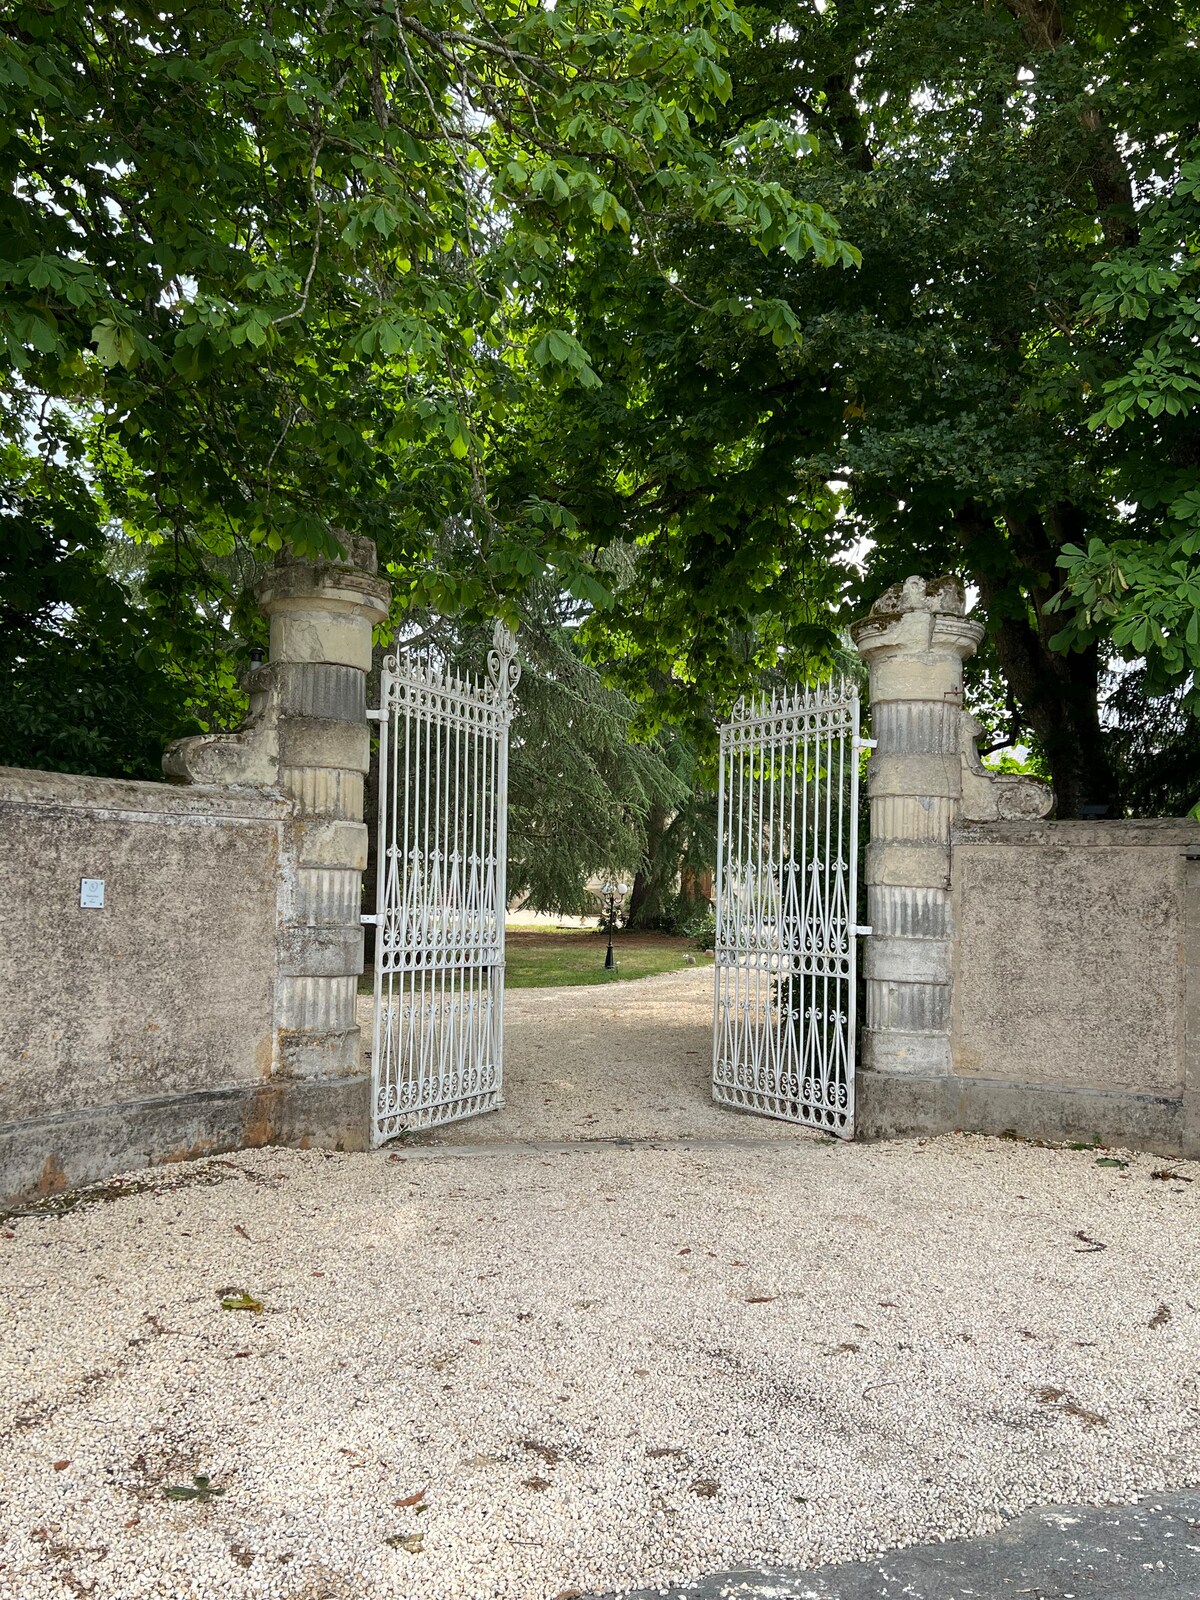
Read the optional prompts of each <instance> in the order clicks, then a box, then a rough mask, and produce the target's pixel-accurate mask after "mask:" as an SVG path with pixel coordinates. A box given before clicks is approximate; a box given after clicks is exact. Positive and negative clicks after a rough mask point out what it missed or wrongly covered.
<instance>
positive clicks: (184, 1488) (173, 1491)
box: [163, 1472, 225, 1503]
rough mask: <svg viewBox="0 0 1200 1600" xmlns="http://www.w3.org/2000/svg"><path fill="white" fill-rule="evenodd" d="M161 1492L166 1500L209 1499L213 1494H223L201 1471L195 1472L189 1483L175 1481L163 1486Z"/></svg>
mask: <svg viewBox="0 0 1200 1600" xmlns="http://www.w3.org/2000/svg"><path fill="white" fill-rule="evenodd" d="M163 1493H164V1494H165V1495H166V1497H167V1499H168V1500H199V1501H200V1502H201V1503H203V1502H204V1501H205V1500H211V1499H212V1497H213V1495H215V1494H224V1493H225V1491H224V1489H217V1488H215V1487H214V1486H213V1483H212V1480H211V1479H209V1478H206V1477H205V1476H204V1474H203V1473H202V1472H200V1473H197V1474H196V1476H195V1477H194V1478H193V1479H192V1481H191V1483H176V1484H172V1485H171V1486H170V1488H165V1489H164V1490H163Z"/></svg>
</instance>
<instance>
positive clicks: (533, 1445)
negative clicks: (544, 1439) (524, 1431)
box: [521, 1439, 558, 1467]
mask: <svg viewBox="0 0 1200 1600" xmlns="http://www.w3.org/2000/svg"><path fill="white" fill-rule="evenodd" d="M521 1448H522V1450H528V1451H529V1453H530V1454H531V1455H535V1456H541V1458H542V1460H543V1461H545V1462H547V1463H548V1464H549V1465H550V1466H552V1467H556V1466H557V1465H558V1451H557V1450H552V1449H551V1448H550V1446H549V1445H548V1444H538V1442H537V1441H536V1440H535V1439H522V1440H521Z"/></svg>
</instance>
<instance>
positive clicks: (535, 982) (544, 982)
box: [505, 928, 712, 989]
mask: <svg viewBox="0 0 1200 1600" xmlns="http://www.w3.org/2000/svg"><path fill="white" fill-rule="evenodd" d="M607 944H608V939H607V936H606V935H605V934H603V933H595V932H592V931H590V930H589V931H584V930H580V931H578V932H574V931H571V932H562V933H558V932H554V933H547V932H544V931H543V930H542V929H541V928H536V929H525V928H520V929H510V931H509V932H508V933H507V934H506V935H505V945H506V951H505V966H506V971H505V981H506V983H507V984H508V986H509V987H510V988H512V989H555V988H560V987H561V986H563V985H565V984H575V983H617V982H621V981H623V980H624V979H627V978H652V977H654V976H655V975H656V974H657V973H660V972H679V971H681V970H682V969H683V967H684V966H685V965H686V962H685V960H684V957H685V956H689V955H692V956H695V958H696V963H697V965H699V966H706V967H707V966H711V965H712V962H711V959H710V958H709V957H707V956H703V955H700V954H698V952H697V950H696V947H695V945H694V944H693V942H692V941H691V940H690V939H686V938H673V937H671V936H670V935H668V934H662V933H618V934H617V935H616V936H615V938H614V939H613V950H614V953H615V956H616V960H617V961H618V963H619V968H618V970H617V971H616V972H615V973H614V972H606V971H605V968H604V952H605V949H606V947H607Z"/></svg>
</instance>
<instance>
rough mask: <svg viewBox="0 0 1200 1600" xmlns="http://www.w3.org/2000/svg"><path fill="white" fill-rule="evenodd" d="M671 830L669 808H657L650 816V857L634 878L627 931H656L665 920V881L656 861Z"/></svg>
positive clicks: (645, 857) (647, 834)
mask: <svg viewBox="0 0 1200 1600" xmlns="http://www.w3.org/2000/svg"><path fill="white" fill-rule="evenodd" d="M666 831H667V809H666V807H665V806H660V805H653V806H651V807H650V811H649V813H648V815H647V817H646V854H645V856H644V857H643V859H642V864H641V866H639V867H638V869H637V871H636V872H635V873H634V875H633V887H632V889H631V890H630V892H629V915H628V916H627V917H626V919H625V926H626V927H627V928H653V927H655V926H656V925H657V924H658V923H659V922H660V921H661V920H662V879H661V875H660V873H659V872H658V871H657V870H656V869H657V867H658V865H659V863H658V862H657V861H656V859H655V858H656V857H657V855H658V852H659V850H660V849H661V847H662V842H663V835H664V833H666Z"/></svg>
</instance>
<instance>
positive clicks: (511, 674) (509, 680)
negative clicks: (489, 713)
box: [487, 622, 521, 702]
mask: <svg viewBox="0 0 1200 1600" xmlns="http://www.w3.org/2000/svg"><path fill="white" fill-rule="evenodd" d="M487 670H488V677H489V678H490V679H491V682H492V687H493V689H494V690H495V693H496V698H497V700H499V701H501V702H504V701H507V700H510V699H511V698H512V696H513V693H514V692H515V690H516V687H517V685H518V684H519V683H520V681H521V661H520V657H519V656H518V655H517V640H516V635H515V634H514V633H513V632H512V631H511V629H509V628H506V627H505V626H504V624H503V623H502V622H498V623H497V624H496V626H495V627H494V628H493V629H492V648H491V649H490V650H489V651H488V658H487Z"/></svg>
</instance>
